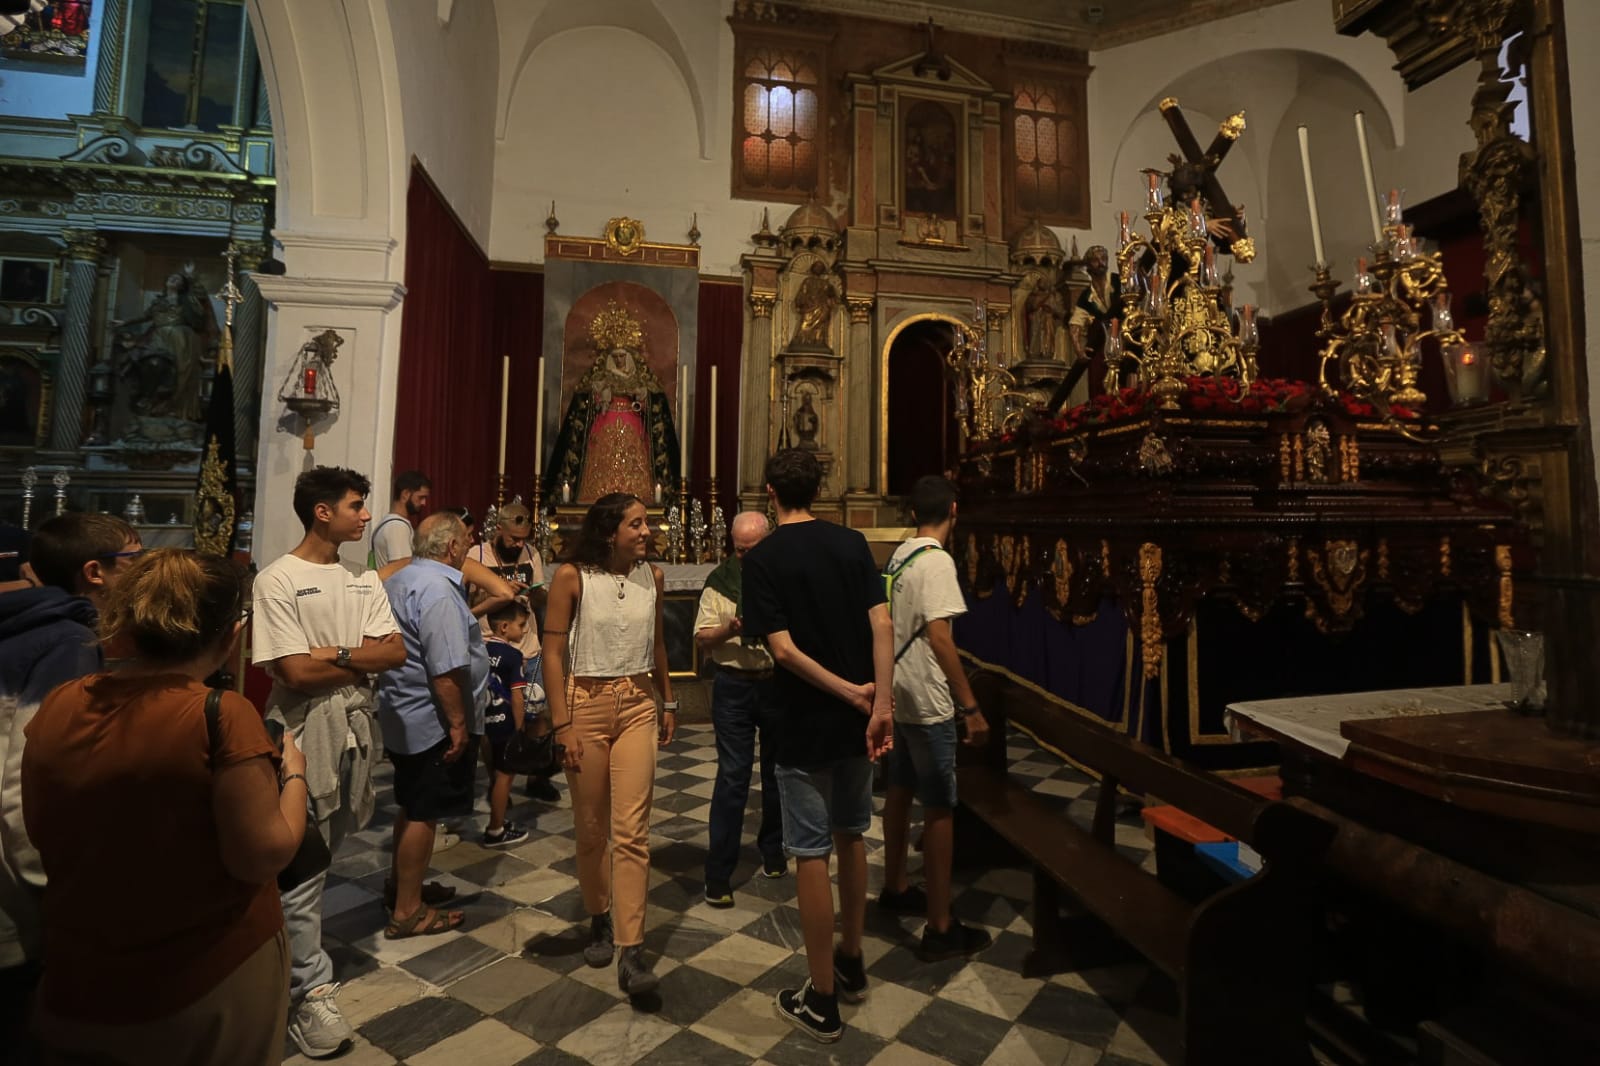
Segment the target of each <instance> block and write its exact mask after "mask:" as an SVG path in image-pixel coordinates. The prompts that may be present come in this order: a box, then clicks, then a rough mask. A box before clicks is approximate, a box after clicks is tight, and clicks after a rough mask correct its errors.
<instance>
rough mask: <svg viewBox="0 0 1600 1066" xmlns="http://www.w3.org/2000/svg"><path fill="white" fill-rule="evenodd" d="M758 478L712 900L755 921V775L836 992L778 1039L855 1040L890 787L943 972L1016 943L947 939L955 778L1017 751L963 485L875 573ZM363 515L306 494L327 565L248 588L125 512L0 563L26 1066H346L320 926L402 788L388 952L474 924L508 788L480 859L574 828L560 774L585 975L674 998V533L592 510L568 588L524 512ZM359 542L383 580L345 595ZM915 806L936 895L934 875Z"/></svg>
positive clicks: (730, 645)
mask: <svg viewBox="0 0 1600 1066" xmlns="http://www.w3.org/2000/svg"><path fill="white" fill-rule="evenodd" d="M765 474H766V484H767V490H768V494H769V497H770V504H771V510H772V511H773V512H774V513H775V514H776V519H777V521H776V525H775V526H773V524H772V523H771V522H770V521H769V519H768V517H767V515H766V514H763V513H759V512H746V513H744V514H740V515H738V516H737V517H736V518H735V520H734V522H733V525H732V530H731V532H732V544H733V554H732V555H731V556H730V557H729V558H728V559H727V560H726V561H725V562H724V563H722V564H721V565H720V566H718V567H717V568H716V569H715V570H714V571H713V572H712V573H711V574H710V576H709V577H708V579H707V581H706V584H705V588H704V590H703V591H702V594H701V598H700V603H699V609H698V613H697V616H696V620H695V630H696V632H695V639H696V641H697V642H698V644H699V645H700V648H701V650H702V651H703V652H704V654H705V656H706V658H707V659H708V660H709V661H710V663H711V664H712V666H713V670H714V677H713V681H712V700H711V704H712V720H713V725H714V727H715V734H716V750H717V776H716V781H715V784H714V786H713V788H714V791H713V795H712V799H711V816H710V824H709V827H708V841H707V858H706V868H705V902H706V903H707V904H708V905H709V906H712V907H732V906H734V904H735V901H734V896H733V890H734V886H733V884H732V881H733V877H734V874H735V871H736V869H737V868H738V859H739V854H740V850H741V845H742V839H741V838H742V828H743V822H744V811H745V806H746V803H747V801H748V797H749V791H750V783H751V776H752V773H753V772H754V771H755V768H756V766H757V763H758V761H759V768H760V769H759V772H760V775H761V781H762V788H761V804H762V813H761V819H760V828H759V830H758V831H757V833H756V839H755V844H756V847H757V849H758V851H759V854H760V860H761V864H760V874H761V875H763V876H766V877H772V878H779V877H785V876H788V873H789V860H790V859H793V860H794V864H795V869H794V876H795V879H796V892H797V896H798V902H799V909H800V915H801V924H802V929H803V936H804V944H805V952H806V959H807V966H808V978H807V980H805V981H804V982H803V984H802V985H801V986H800V987H799V988H796V989H789V990H785V991H783V992H781V993H780V994H779V995H778V997H777V1001H776V1008H777V1012H778V1014H779V1015H780V1016H781V1017H782V1018H783V1019H785V1020H787V1021H788V1022H790V1023H791V1024H793V1025H795V1026H796V1027H798V1028H800V1029H802V1030H803V1031H805V1032H807V1033H808V1034H810V1035H811V1036H813V1037H815V1038H816V1039H818V1040H821V1041H824V1042H828V1041H833V1040H837V1039H838V1038H839V1037H840V1035H841V1034H842V1032H843V1023H842V1022H841V1019H840V1014H839V1006H838V1004H839V1001H840V1000H843V1001H845V1002H847V1003H856V1002H861V1001H862V999H863V998H864V997H865V996H866V995H867V993H868V981H867V976H866V973H865V969H864V966H863V960H862V934H863V928H864V924H865V915H866V908H867V904H868V899H867V866H866V853H865V848H864V844H863V839H862V837H863V834H864V833H865V832H866V830H867V829H868V827H869V824H870V822H871V819H872V816H873V805H872V790H873V773H874V762H875V761H877V760H880V759H881V760H883V761H884V765H885V769H886V779H887V784H888V792H887V800H886V804H885V807H884V813H883V819H884V840H885V844H886V848H887V856H886V880H885V884H884V886H883V889H882V892H881V893H880V895H879V896H878V900H877V904H878V906H880V907H882V908H884V909H886V910H888V911H892V912H920V913H923V914H925V916H926V919H927V924H926V927H925V929H924V932H923V934H922V938H921V941H920V942H919V944H918V947H917V951H918V954H919V955H920V956H921V957H922V958H924V959H927V960H936V959H944V958H951V957H955V956H959V955H970V954H972V953H974V952H976V951H979V950H981V949H982V948H983V947H985V946H986V945H987V943H988V938H987V934H985V933H984V932H982V931H981V930H978V929H975V928H969V927H965V926H963V925H961V924H960V923H959V922H957V921H956V920H955V919H954V918H953V917H952V915H951V912H950V898H951V891H950V867H951V858H952V856H951V852H952V837H951V821H952V819H951V815H952V810H953V808H954V807H955V804H956V777H955V761H956V749H957V745H958V744H959V743H961V742H962V741H963V740H964V741H965V742H966V743H968V744H980V743H982V742H983V741H984V739H985V737H986V734H987V725H986V723H985V721H984V718H983V715H982V713H981V712H980V711H979V710H978V708H977V706H976V703H975V701H974V699H973V694H972V691H971V688H970V686H969V685H968V684H967V680H966V676H965V673H964V672H963V670H962V668H961V665H960V662H959V659H958V658H957V655H956V651H955V644H954V641H953V638H952V636H951V625H950V624H951V620H952V619H953V618H955V617H956V616H958V615H959V614H961V613H962V612H963V610H964V609H965V608H964V603H963V599H962V595H961V592H960V589H959V587H958V585H957V583H956V571H955V567H954V563H953V561H952V560H951V558H950V556H949V555H948V553H947V552H946V551H944V546H945V545H946V544H947V543H948V541H949V538H950V535H951V531H952V528H953V526H954V523H955V519H956V498H955V490H954V487H953V486H952V485H951V484H950V483H949V482H948V481H947V480H945V479H943V478H937V477H932V478H924V479H923V480H922V481H920V482H919V483H918V484H917V485H916V487H915V490H914V492H913V493H912V498H911V501H910V502H911V510H912V512H913V515H914V517H915V521H916V524H917V531H916V536H915V537H913V538H911V539H910V540H908V541H907V542H906V543H905V544H903V545H901V546H900V548H899V549H898V550H897V551H896V552H895V554H894V556H893V558H891V560H890V562H889V565H888V567H887V568H886V569H880V568H879V567H878V566H877V564H876V563H875V562H874V559H873V557H872V554H871V551H870V550H869V548H868V545H867V542H866V540H865V539H864V538H863V537H862V535H861V534H860V533H857V532H854V531H851V530H848V529H845V528H843V527H840V526H837V525H834V524H832V523H828V522H823V521H818V520H817V519H816V518H815V517H814V516H813V514H812V510H811V508H812V505H813V503H814V501H815V498H816V495H817V492H818V489H819V486H820V483H821V477H822V471H821V469H820V467H819V466H818V463H817V460H816V458H815V456H814V455H813V454H811V453H810V452H808V451H805V450H802V449H787V450H784V451H780V452H778V453H777V454H776V455H774V456H773V457H772V458H771V459H770V460H769V462H768V464H767V467H766V471H765ZM370 489H371V486H370V484H369V483H368V481H367V479H366V478H365V477H363V476H362V475H360V474H358V473H356V472H354V471H350V470H345V469H342V468H336V467H316V468H314V469H311V470H308V471H306V472H305V473H303V474H301V475H300V477H299V478H298V479H297V481H296V484H295V489H294V512H295V515H296V517H297V518H298V519H299V521H300V523H301V526H302V529H303V536H302V539H301V540H300V542H299V543H298V544H297V545H296V546H295V547H294V548H293V549H292V550H290V551H289V552H288V553H286V554H285V555H283V556H281V557H280V558H278V559H276V560H273V561H272V562H270V563H269V564H268V565H266V566H265V567H264V568H262V569H261V571H260V572H259V573H258V574H256V575H255V576H254V578H253V580H252V579H251V577H250V575H249V574H248V573H247V572H246V571H245V570H244V569H243V568H241V567H240V566H239V565H237V564H236V563H235V562H233V561H231V560H226V559H219V558H214V557H208V556H203V555H199V554H197V553H195V552H192V551H188V550H183V549H176V548H162V549H155V550H145V549H144V547H143V546H142V544H141V543H140V540H139V537H138V534H137V532H136V531H135V530H134V529H133V527H131V526H129V525H128V524H127V523H126V522H124V521H123V520H122V519H120V518H116V517H114V516H110V515H102V514H77V513H68V514H62V515H58V516H56V517H54V518H51V519H49V520H47V521H46V522H44V523H42V524H41V525H40V526H39V527H38V529H37V530H35V531H33V533H32V535H31V537H29V538H28V539H27V541H26V544H25V545H24V546H22V547H21V548H20V549H19V550H18V551H17V552H16V553H7V554H9V555H11V558H6V557H4V556H0V566H9V567H10V571H9V572H6V571H4V570H0V1012H3V1013H0V1046H4V1047H6V1048H8V1049H11V1054H12V1057H13V1059H14V1060H16V1061H41V1062H63V1063H79V1062H82V1063H88V1062H95V1063H129V1064H133V1063H152V1064H153V1063H161V1064H174V1063H175V1064H195V1066H200V1064H211V1063H224V1062H226V1063H269V1062H276V1061H278V1059H279V1058H281V1055H282V1048H283V1040H284V1034H285V1031H287V1034H288V1036H289V1038H291V1039H292V1040H293V1042H294V1043H295V1045H296V1046H297V1047H298V1048H299V1050H300V1051H301V1052H302V1053H303V1054H305V1055H306V1056H307V1057H310V1058H314V1059H322V1058H332V1057H335V1056H338V1055H340V1054H342V1053H344V1052H345V1051H347V1050H348V1049H349V1048H350V1047H351V1046H352V1045H353V1040H354V1034H353V1032H352V1030H351V1028H350V1026H349V1024H348V1023H347V1022H346V1021H345V1019H344V1017H343V1016H342V1014H341V1012H340V1010H339V1005H338V993H339V989H340V986H339V982H338V980H337V974H336V972H335V966H334V962H333V960H332V959H331V958H330V956H329V955H328V953H327V951H326V950H325V949H324V947H323V942H322V910H323V907H322V896H323V890H324V887H325V884H326V880H327V871H328V866H329V863H330V861H331V855H332V853H333V852H334V851H335V850H337V848H338V847H339V844H340V842H341V841H342V840H343V839H344V838H345V837H346V836H348V835H349V834H351V833H353V832H357V831H359V830H361V829H362V828H363V827H365V826H366V825H367V824H368V822H369V820H370V819H371V817H372V815H373V812H374V806H375V789H374V786H373V771H374V768H375V766H376V765H377V764H378V763H379V762H380V761H383V760H387V761H388V762H389V763H390V764H391V766H392V767H393V782H394V803H395V808H396V809H395V812H394V821H393V847H392V857H391V865H390V870H389V875H388V879H387V881H386V883H385V887H384V905H385V907H386V908H387V913H388V921H387V924H386V926H385V929H384V935H385V936H386V937H388V938H391V939H402V938H409V937H417V936H429V935H433V934H437V933H441V932H446V931H448V930H452V929H455V928H458V927H460V926H461V925H462V924H463V923H464V922H466V921H469V920H470V915H469V914H467V913H464V912H463V911H462V910H460V909H451V907H450V904H451V903H452V902H453V900H454V896H455V890H454V889H453V888H451V887H449V886H446V885H443V884H440V883H438V882H430V881H427V880H426V874H427V871H428V869H429V867H430V865H431V863H432V859H433V855H434V853H435V852H436V851H437V850H438V849H440V848H442V847H447V846H450V845H451V844H453V843H455V841H456V840H458V839H459V834H458V833H456V832H453V831H452V830H451V827H452V826H453V827H454V829H456V830H459V831H460V833H466V832H468V831H469V828H468V827H469V823H471V822H472V821H473V820H474V819H473V807H474V800H475V798H476V795H477V792H478V781H479V778H478V774H477V769H478V766H479V763H480V762H481V763H482V764H483V766H484V767H485V770H486V780H487V788H486V790H485V793H486V799H487V803H488V809H489V810H488V817H487V819H486V824H483V825H482V826H481V828H478V829H476V830H473V831H475V832H477V833H478V840H479V842H480V844H481V845H482V846H483V847H487V848H505V847H511V846H513V845H515V844H517V843H518V842H520V841H523V840H525V839H526V838H527V834H528V830H527V828H526V827H525V826H522V825H519V824H517V823H516V822H515V821H513V820H511V819H510V818H509V817H508V811H509V807H510V796H511V792H512V787H513V782H514V778H515V777H516V776H518V775H519V774H528V775H529V781H528V785H527V788H528V795H529V796H531V797H534V798H537V799H540V800H543V801H545V802H559V800H560V795H561V793H560V790H558V789H556V788H555V787H554V786H553V785H552V784H551V782H550V780H549V775H550V774H553V773H557V772H564V775H565V779H566V783H567V792H568V794H569V796H570V799H571V802H572V806H573V815H574V837H575V842H574V847H575V857H576V861H577V874H578V881H579V886H580V889H581V896H582V900H583V905H584V909H585V911H586V912H587V915H588V920H587V923H586V930H585V933H584V935H585V936H586V944H585V946H584V949H583V957H584V961H585V962H586V963H588V964H589V965H590V966H594V967H606V966H610V965H611V964H612V963H613V961H614V962H615V964H616V977H617V983H618V987H619V989H620V990H621V991H622V992H623V993H624V994H626V995H627V996H629V997H634V998H637V997H641V996H648V995H650V994H651V993H653V992H655V991H656V989H657V987H658V982H657V978H656V974H655V972H654V970H653V967H652V960H651V959H650V958H649V957H648V956H647V954H646V952H645V948H644V928H645V908H646V896H647V892H648V890H649V887H650V880H649V878H650V868H649V867H650V846H649V826H650V811H651V801H652V795H653V791H654V780H655V767H656V752H657V751H658V750H659V749H662V748H665V747H667V746H668V745H670V744H671V743H672V741H673V738H674V736H675V734H676V731H677V712H678V703H677V701H676V700H675V699H674V698H673V690H672V677H671V672H670V670H669V667H668V661H667V658H668V657H667V646H666V640H665V637H664V629H663V601H664V579H663V574H662V571H661V569H660V568H659V567H657V566H655V565H654V564H652V563H651V562H650V561H649V555H650V554H651V550H652V546H653V544H654V533H653V531H652V530H651V528H650V525H649V517H648V513H647V508H646V505H645V503H644V501H642V500H640V499H638V498H636V497H634V496H632V495H629V494H626V493H613V494H611V495H607V496H605V497H602V498H601V499H600V500H598V501H597V502H596V503H595V504H594V505H593V506H592V507H590V508H589V510H588V512H587V514H586V515H585V516H584V519H583V522H582V524H581V526H580V527H579V528H578V529H577V531H576V533H575V534H574V535H573V536H571V538H570V539H569V542H568V543H567V545H566V548H565V552H564V554H563V556H562V559H561V561H560V563H559V564H558V565H557V566H556V567H555V568H554V570H553V572H552V573H551V574H550V575H549V576H548V579H547V577H546V574H545V569H544V564H543V560H542V559H541V558H540V554H539V553H538V552H537V551H535V550H533V549H532V548H531V547H530V545H529V536H530V534H531V531H532V516H531V515H530V514H529V512H528V510H527V509H526V508H525V507H522V506H521V505H520V504H517V503H513V504H511V505H508V506H507V507H504V508H502V509H501V510H500V511H499V513H498V515H497V516H496V521H495V524H494V528H493V531H492V533H491V534H490V535H489V536H488V537H487V538H486V539H485V540H484V541H483V542H482V543H478V542H477V541H476V539H475V537H474V530H473V526H474V523H473V521H472V516H471V514H470V513H469V512H467V511H466V510H465V509H464V508H441V509H439V510H437V511H435V512H433V513H429V507H428V503H429V494H430V491H431V486H430V484H429V482H428V479H427V478H426V477H425V476H424V475H422V474H420V473H418V472H415V471H408V472H406V473H403V474H401V475H399V476H398V477H397V478H396V479H395V483H394V491H393V493H392V495H391V500H390V509H389V511H388V513H387V514H385V515H384V516H383V517H382V518H381V519H380V520H379V521H378V522H377V523H373V521H372V514H371V513H370V511H369V510H368V507H367V499H368V496H369V493H370ZM369 527H370V532H369ZM363 542H365V543H367V544H368V545H369V553H368V564H369V565H368V567H367V568H365V569H361V568H358V567H352V566H347V565H346V564H345V563H344V562H342V561H341V549H342V548H343V547H344V546H345V545H355V544H360V543H363ZM541 619H542V624H541V621H540V620H541ZM246 635H248V638H249V659H250V662H251V663H252V664H253V666H254V667H256V668H259V669H260V670H262V671H264V673H265V675H266V676H267V677H268V678H270V682H271V688H270V691H269V692H268V694H267V695H266V698H265V701H264V705H263V706H262V707H260V708H257V707H256V706H254V705H253V704H252V703H251V701H250V700H248V699H246V698H245V697H244V696H243V695H242V694H241V692H242V686H240V685H238V684H236V683H235V677H234V676H233V675H235V673H236V672H237V671H238V670H240V669H242V665H243V663H242V656H241V651H240V649H241V643H242V641H243V640H244V638H245V637H246ZM758 752H759V755H758ZM913 799H915V800H917V801H919V802H920V803H921V805H922V807H923V810H924V833H923V851H924V862H923V871H924V877H925V880H926V886H925V887H918V886H916V885H913V884H911V883H910V881H909V880H908V877H907V872H906V865H907V864H906V852H907V848H908V844H907V838H908V835H909V832H908V831H909V820H910V810H911V806H912V801H913ZM834 855H837V885H838V919H839V923H838V924H839V936H838V938H837V942H836V941H835V907H834V902H835V896H834V889H833V883H832V882H833V878H832V877H831V876H830V859H831V858H832V857H833V856H834ZM112 883H115V884H116V885H117V889H116V891H115V892H110V891H108V890H107V888H106V886H107V885H110V884H112Z"/></svg>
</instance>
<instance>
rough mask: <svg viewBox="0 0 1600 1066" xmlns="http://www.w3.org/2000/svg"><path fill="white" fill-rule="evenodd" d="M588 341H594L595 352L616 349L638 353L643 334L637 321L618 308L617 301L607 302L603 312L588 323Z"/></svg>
mask: <svg viewBox="0 0 1600 1066" xmlns="http://www.w3.org/2000/svg"><path fill="white" fill-rule="evenodd" d="M589 339H590V340H592V341H594V346H595V349H596V350H597V351H602V352H609V351H612V350H614V349H617V348H631V349H632V350H634V351H638V350H639V349H640V347H641V346H642V345H643V343H644V333H643V331H641V330H640V328H639V320H638V319H636V318H634V317H633V316H632V315H630V314H628V312H626V311H624V310H623V309H622V308H621V307H619V306H618V305H617V301H615V300H608V301H607V302H606V308H605V310H604V311H601V312H600V313H599V314H598V315H595V316H594V321H593V322H591V323H589Z"/></svg>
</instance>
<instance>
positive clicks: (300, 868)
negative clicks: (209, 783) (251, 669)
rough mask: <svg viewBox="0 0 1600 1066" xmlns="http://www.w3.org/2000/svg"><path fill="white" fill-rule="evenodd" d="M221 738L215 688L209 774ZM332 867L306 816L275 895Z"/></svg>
mask: <svg viewBox="0 0 1600 1066" xmlns="http://www.w3.org/2000/svg"><path fill="white" fill-rule="evenodd" d="M221 737H222V690H221V689H219V688H214V689H212V690H211V691H210V693H208V694H207V695H206V742H207V745H208V747H209V749H210V753H211V764H212V770H213V772H215V770H216V761H217V742H218V741H219V740H220V739H221ZM332 865H333V852H331V851H329V850H328V842H327V841H326V840H323V839H322V831H321V830H320V829H318V828H317V823H316V822H313V821H312V820H311V816H310V812H307V815H306V835H305V836H303V837H301V838H300V849H299V850H298V851H296V852H295V853H294V858H292V859H290V860H289V865H288V866H285V867H284V868H283V869H282V870H280V871H279V872H278V891H279V892H287V891H289V890H290V889H292V888H298V887H299V886H301V885H303V884H305V883H306V882H307V881H309V880H311V879H312V878H313V877H315V876H317V875H318V874H320V873H322V872H323V871H325V870H326V869H327V868H328V867H330V866H332Z"/></svg>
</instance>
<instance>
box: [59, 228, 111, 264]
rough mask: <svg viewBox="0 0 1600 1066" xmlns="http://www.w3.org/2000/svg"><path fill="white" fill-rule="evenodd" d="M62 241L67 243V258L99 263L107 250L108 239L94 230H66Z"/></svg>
mask: <svg viewBox="0 0 1600 1066" xmlns="http://www.w3.org/2000/svg"><path fill="white" fill-rule="evenodd" d="M61 239H62V240H64V241H66V242H67V256H68V258H71V259H82V260H87V261H88V262H91V263H98V262H99V261H100V255H101V253H102V252H104V251H105V250H106V239H105V238H104V237H102V236H100V234H99V232H98V231H96V230H92V229H64V230H62V231H61Z"/></svg>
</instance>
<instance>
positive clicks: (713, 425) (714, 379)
mask: <svg viewBox="0 0 1600 1066" xmlns="http://www.w3.org/2000/svg"><path fill="white" fill-rule="evenodd" d="M710 441H711V447H710V453H711V480H712V481H715V480H717V368H716V367H714V366H713V367H712V368H711V437H710Z"/></svg>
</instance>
